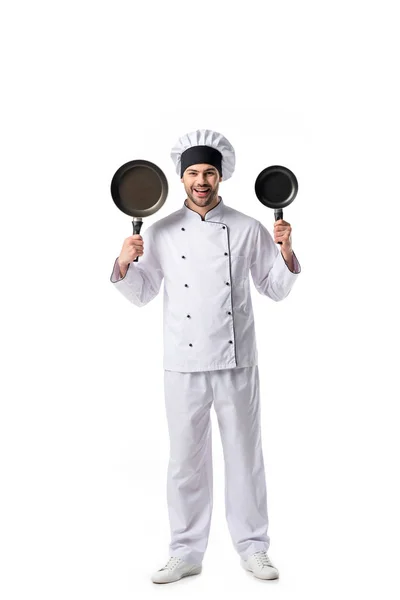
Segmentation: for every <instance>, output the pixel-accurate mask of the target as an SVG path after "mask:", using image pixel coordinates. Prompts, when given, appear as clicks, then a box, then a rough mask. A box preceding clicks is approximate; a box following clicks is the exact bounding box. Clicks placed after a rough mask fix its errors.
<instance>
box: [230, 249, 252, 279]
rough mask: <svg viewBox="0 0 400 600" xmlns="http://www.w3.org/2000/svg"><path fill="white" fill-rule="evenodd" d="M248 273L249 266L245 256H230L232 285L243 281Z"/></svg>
mask: <svg viewBox="0 0 400 600" xmlns="http://www.w3.org/2000/svg"><path fill="white" fill-rule="evenodd" d="M248 272H249V264H248V258H247V256H245V255H243V254H232V255H231V275H232V280H233V282H234V283H238V282H242V281H244V280H245V279H246V278H247V276H248Z"/></svg>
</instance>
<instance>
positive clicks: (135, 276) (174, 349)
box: [110, 196, 301, 372]
mask: <svg viewBox="0 0 400 600" xmlns="http://www.w3.org/2000/svg"><path fill="white" fill-rule="evenodd" d="M142 238H143V243H144V252H143V256H140V257H139V260H138V262H131V263H130V265H129V266H128V270H127V272H126V274H125V276H124V277H121V273H120V270H119V265H118V262H117V261H118V258H116V260H115V263H114V268H113V271H112V274H111V278H110V279H111V282H112V283H113V284H114V286H115V288H116V289H117V290H118V291H119V292H121V294H122V295H123V296H125V298H127V299H128V300H129V301H130V302H132V303H133V304H134V305H136V306H139V307H141V306H145V305H146V304H147V303H148V302H150V301H151V300H152V299H153V298H154V297H155V296H156V295H157V294H158V292H159V290H160V286H161V282H162V280H163V279H164V299H163V350H164V356H163V366H164V369H165V370H167V371H182V372H187V371H210V370H216V369H229V368H235V367H249V366H253V365H256V364H258V351H257V344H256V336H255V327H254V315H253V308H252V302H251V296H250V285H249V283H250V282H249V272H251V275H252V278H253V282H254V286H255V288H256V289H257V291H258V292H259V293H260V294H263V295H265V296H268V297H269V298H271V299H272V300H274V301H279V300H283V299H284V298H285V297H286V296H287V295H288V294H289V292H290V290H291V288H292V286H293V284H294V282H295V281H296V279H297V277H298V274H299V273H300V270H301V269H300V265H299V262H298V260H297V257H296V256H295V255H294V256H293V258H294V271H291V270H290V269H289V267H288V265H287V264H286V262H285V260H284V258H283V256H282V253H281V252H280V250H279V247H278V246H277V244H276V243H275V242H274V240H273V238H272V236H271V234H270V233H269V232H268V231H267V229H266V228H265V227H264V226H263V225H262V224H261V223H260V222H259V221H258V220H257V219H254V218H252V217H250V216H248V215H245V214H243V213H241V212H239V211H238V210H235V209H233V208H231V207H229V206H227V205H226V204H225V203H224V202H223V200H222V197H221V196H219V203H218V204H217V206H215V207H214V208H212V209H211V210H209V211H208V212H207V213H206V214H205V216H204V218H203V217H202V216H201V215H200V214H199V213H197V212H195V211H194V210H192V209H191V208H189V207H188V206H186V203H184V205H183V207H182V208H181V209H179V210H177V211H175V212H173V213H171V214H170V215H168V216H167V217H164V218H163V219H159V220H158V221H156V222H155V223H152V224H151V225H150V226H148V227H147V228H146V230H145V231H144V232H143V234H142Z"/></svg>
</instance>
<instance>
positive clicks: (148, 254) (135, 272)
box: [110, 225, 164, 306]
mask: <svg viewBox="0 0 400 600" xmlns="http://www.w3.org/2000/svg"><path fill="white" fill-rule="evenodd" d="M141 235H142V238H143V243H144V252H143V256H139V260H138V262H131V263H130V264H129V266H128V270H127V272H126V274H125V276H124V277H121V273H120V270H119V266H118V257H117V258H116V259H115V262H114V267H113V270H112V273H111V277H110V280H111V283H113V284H114V286H115V287H116V289H117V290H118V291H119V292H121V294H122V295H123V296H125V298H127V300H129V302H132V304H135V305H136V306H145V305H146V304H147V303H148V302H150V300H153V298H155V297H156V296H157V294H158V292H159V291H160V286H161V282H162V280H163V277H164V274H163V271H162V268H161V265H160V261H159V257H158V249H157V231H156V230H155V228H154V226H153V225H150V227H149V228H148V229H146V230H145V231H144V232H143V233H142V234H141Z"/></svg>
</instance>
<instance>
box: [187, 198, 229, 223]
mask: <svg viewBox="0 0 400 600" xmlns="http://www.w3.org/2000/svg"><path fill="white" fill-rule="evenodd" d="M218 198H219V202H218V204H217V206H214V208H212V209H211V210H209V211H208V212H206V214H205V215H204V220H205V221H220V220H221V219H222V216H223V213H224V203H223V201H222V197H221V196H218ZM182 211H183V215H184V217H185V218H187V219H193V221H195V220H196V219H197V220H198V221H202V220H203V218H202V216H201V215H199V213H198V212H196V211H195V210H192V209H191V208H189V207H188V206H186V200H185V202H184V203H183V208H182Z"/></svg>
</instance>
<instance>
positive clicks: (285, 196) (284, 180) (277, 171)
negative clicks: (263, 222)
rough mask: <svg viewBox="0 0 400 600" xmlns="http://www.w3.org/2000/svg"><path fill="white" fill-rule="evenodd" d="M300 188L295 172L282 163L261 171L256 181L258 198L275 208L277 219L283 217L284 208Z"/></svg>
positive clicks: (265, 204) (269, 206)
mask: <svg viewBox="0 0 400 600" xmlns="http://www.w3.org/2000/svg"><path fill="white" fill-rule="evenodd" d="M298 189H299V185H298V183H297V179H296V177H295V175H294V173H292V171H290V170H289V169H287V168H286V167H282V166H280V165H273V166H271V167H267V168H266V169H264V170H263V171H261V173H260V174H259V175H258V177H257V179H256V183H255V192H256V195H257V198H258V199H259V201H260V202H261V203H262V204H264V206H268V208H273V209H274V214H275V221H278V219H283V210H282V208H284V207H285V206H289V204H291V203H292V202H293V200H294V199H295V197H296V195H297V191H298ZM278 244H282V242H278Z"/></svg>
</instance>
